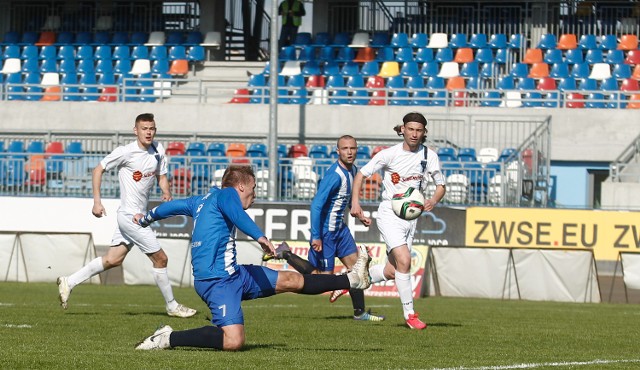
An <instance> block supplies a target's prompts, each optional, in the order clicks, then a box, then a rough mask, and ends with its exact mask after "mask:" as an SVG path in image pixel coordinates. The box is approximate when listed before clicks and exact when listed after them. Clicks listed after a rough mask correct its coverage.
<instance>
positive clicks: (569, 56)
mask: <svg viewBox="0 0 640 370" xmlns="http://www.w3.org/2000/svg"><path fill="white" fill-rule="evenodd" d="M564 59H565V61H566V62H567V63H569V64H578V63H583V62H584V54H582V49H580V48H575V49H570V50H567V51H566V54H565V56H564Z"/></svg>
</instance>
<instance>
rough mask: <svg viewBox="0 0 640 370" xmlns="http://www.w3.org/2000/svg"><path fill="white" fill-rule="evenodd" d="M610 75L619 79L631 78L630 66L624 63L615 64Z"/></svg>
mask: <svg viewBox="0 0 640 370" xmlns="http://www.w3.org/2000/svg"><path fill="white" fill-rule="evenodd" d="M611 75H612V76H613V77H614V78H617V79H619V80H622V79H625V78H631V66H630V65H629V64H625V63H619V64H615V65H614V66H613V71H611Z"/></svg>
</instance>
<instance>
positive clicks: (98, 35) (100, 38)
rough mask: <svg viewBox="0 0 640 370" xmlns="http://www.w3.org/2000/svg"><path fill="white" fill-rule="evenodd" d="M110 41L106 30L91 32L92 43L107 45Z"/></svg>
mask: <svg viewBox="0 0 640 370" xmlns="http://www.w3.org/2000/svg"><path fill="white" fill-rule="evenodd" d="M110 41H111V35H110V34H109V32H107V31H97V32H95V33H94V34H93V39H92V40H91V44H92V45H96V46H100V45H107V44H109V42H110Z"/></svg>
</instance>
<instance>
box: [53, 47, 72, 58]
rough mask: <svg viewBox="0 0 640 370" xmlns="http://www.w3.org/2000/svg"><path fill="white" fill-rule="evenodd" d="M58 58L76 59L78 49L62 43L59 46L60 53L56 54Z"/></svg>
mask: <svg viewBox="0 0 640 370" xmlns="http://www.w3.org/2000/svg"><path fill="white" fill-rule="evenodd" d="M56 58H57V59H58V60H64V59H71V60H75V58H76V50H75V48H74V47H73V45H61V46H60V47H58V53H57V55H56Z"/></svg>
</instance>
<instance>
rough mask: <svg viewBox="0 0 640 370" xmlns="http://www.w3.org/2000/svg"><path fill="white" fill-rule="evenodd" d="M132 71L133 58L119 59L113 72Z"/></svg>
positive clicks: (122, 73) (126, 72) (121, 73)
mask: <svg viewBox="0 0 640 370" xmlns="http://www.w3.org/2000/svg"><path fill="white" fill-rule="evenodd" d="M129 72H131V59H121V60H117V61H116V63H115V65H114V66H113V73H115V74H119V75H124V74H128V73H129Z"/></svg>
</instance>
